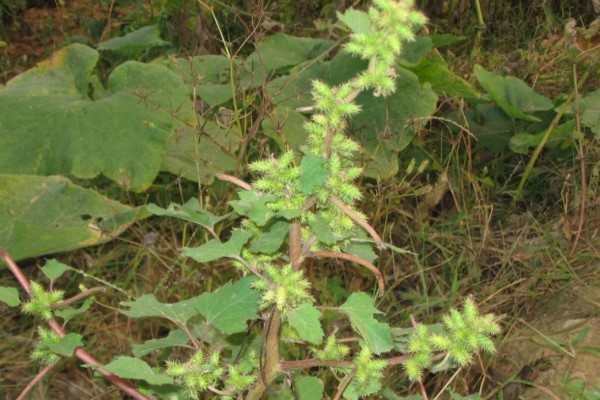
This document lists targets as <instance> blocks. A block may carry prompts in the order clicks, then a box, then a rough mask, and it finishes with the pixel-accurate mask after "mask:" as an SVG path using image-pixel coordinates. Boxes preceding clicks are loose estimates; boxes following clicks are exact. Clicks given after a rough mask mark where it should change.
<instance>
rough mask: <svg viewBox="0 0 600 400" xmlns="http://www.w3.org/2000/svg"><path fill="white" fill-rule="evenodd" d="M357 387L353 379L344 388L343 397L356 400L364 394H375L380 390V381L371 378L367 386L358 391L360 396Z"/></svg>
mask: <svg viewBox="0 0 600 400" xmlns="http://www.w3.org/2000/svg"><path fill="white" fill-rule="evenodd" d="M358 389H359V388H358V387H357V384H356V380H354V379H353V380H352V381H351V382H350V384H349V385H348V387H347V388H346V390H344V398H345V399H348V400H358V399H359V398H363V397H364V396H367V395H370V394H375V393H377V392H378V391H379V390H381V383H379V381H377V380H371V381H370V382H368V386H367V387H366V388H363V390H361V391H360V393H361V394H362V395H361V396H359V394H358V393H359V390H358Z"/></svg>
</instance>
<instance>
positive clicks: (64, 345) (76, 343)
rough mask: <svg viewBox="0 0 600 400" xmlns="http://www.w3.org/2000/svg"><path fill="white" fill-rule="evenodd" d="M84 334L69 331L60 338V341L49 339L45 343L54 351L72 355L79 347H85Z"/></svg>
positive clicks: (66, 355) (67, 355) (68, 355)
mask: <svg viewBox="0 0 600 400" xmlns="http://www.w3.org/2000/svg"><path fill="white" fill-rule="evenodd" d="M82 338H83V336H81V335H79V334H77V333H69V334H67V335H65V336H64V337H62V338H60V339H59V340H58V342H53V341H50V340H47V341H45V342H44V345H45V346H46V347H47V348H48V349H49V350H50V351H52V352H53V353H56V354H60V355H61V356H64V357H71V356H72V355H73V353H74V352H75V349H76V348H78V347H83V341H82Z"/></svg>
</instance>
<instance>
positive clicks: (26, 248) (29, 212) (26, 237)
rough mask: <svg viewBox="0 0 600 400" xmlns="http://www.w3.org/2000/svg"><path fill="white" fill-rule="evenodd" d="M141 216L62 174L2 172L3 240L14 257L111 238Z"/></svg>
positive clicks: (0, 233) (0, 235)
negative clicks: (9, 173)
mask: <svg viewBox="0 0 600 400" xmlns="http://www.w3.org/2000/svg"><path fill="white" fill-rule="evenodd" d="M0 113H1V112H0ZM1 131H2V129H1V128H0V132H1ZM0 136H1V134H0ZM0 158H1V157H0ZM0 163H1V161H0ZM140 217H143V215H142V213H140V212H139V210H138V209H136V208H131V207H128V206H125V205H123V204H120V203H118V202H116V201H114V200H110V199H107V198H106V197H103V196H101V195H99V194H98V193H96V192H94V191H93V190H89V189H84V188H82V187H79V186H76V185H74V184H73V183H71V182H70V181H69V180H68V179H66V178H63V177H60V176H49V177H42V176H29V175H6V174H0V243H1V244H2V246H3V247H4V248H6V250H7V251H8V252H9V253H10V255H11V256H12V258H13V259H14V260H15V261H19V260H22V259H24V258H27V257H35V256H41V255H45V254H50V253H57V252H60V251H69V250H74V249H77V248H80V247H85V246H92V245H97V244H101V243H105V242H108V241H110V240H112V239H114V238H115V237H116V236H118V235H119V234H120V233H121V232H123V231H124V230H125V229H127V228H128V227H129V225H131V224H132V223H133V222H134V221H136V220H137V219H139V218H140ZM32 238H35V240H32ZM0 264H2V263H1V262H0Z"/></svg>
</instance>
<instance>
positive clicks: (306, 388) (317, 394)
mask: <svg viewBox="0 0 600 400" xmlns="http://www.w3.org/2000/svg"><path fill="white" fill-rule="evenodd" d="M294 388H295V393H292V391H291V390H290V389H289V388H286V389H284V390H283V391H282V392H281V393H273V394H271V395H269V399H273V400H321V399H323V398H324V397H323V391H324V389H325V385H324V384H323V381H321V380H320V379H319V378H317V377H315V376H303V377H301V378H299V379H297V380H294Z"/></svg>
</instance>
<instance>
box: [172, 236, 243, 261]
mask: <svg viewBox="0 0 600 400" xmlns="http://www.w3.org/2000/svg"><path fill="white" fill-rule="evenodd" d="M251 237H252V232H250V231H235V232H233V234H232V235H231V238H230V239H229V240H228V241H227V242H225V243H223V242H220V241H218V240H217V239H213V240H210V241H208V242H207V243H205V244H203V245H202V246H198V247H194V248H191V247H184V248H183V249H182V250H181V254H182V255H183V256H185V257H191V258H193V259H194V260H196V261H198V262H200V263H204V262H209V261H214V260H218V259H219V258H223V257H232V256H239V255H240V253H241V251H242V247H243V246H244V245H245V244H246V242H248V240H249V239H250V238H251Z"/></svg>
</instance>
